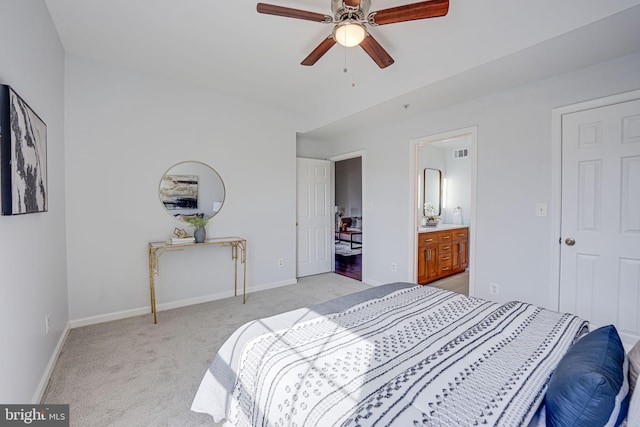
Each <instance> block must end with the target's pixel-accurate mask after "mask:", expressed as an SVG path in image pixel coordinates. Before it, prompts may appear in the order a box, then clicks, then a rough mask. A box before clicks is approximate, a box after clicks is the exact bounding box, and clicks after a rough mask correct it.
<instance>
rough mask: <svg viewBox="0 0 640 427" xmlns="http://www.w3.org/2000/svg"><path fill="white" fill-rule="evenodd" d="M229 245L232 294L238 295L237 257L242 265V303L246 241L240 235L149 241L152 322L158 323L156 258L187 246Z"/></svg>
mask: <svg viewBox="0 0 640 427" xmlns="http://www.w3.org/2000/svg"><path fill="white" fill-rule="evenodd" d="M208 245H219V246H230V247H231V259H232V260H233V295H234V296H237V295H238V259H240V262H241V263H242V264H243V266H244V273H243V280H244V283H243V287H242V303H243V304H244V303H245V302H246V298H247V241H246V240H245V239H243V238H240V237H220V238H215V239H207V240H205V241H204V242H203V243H179V244H175V245H172V244H171V243H167V242H149V290H150V293H151V312H152V313H153V323H158V319H157V316H156V313H157V310H156V286H155V280H154V277H155V276H159V275H160V270H159V268H158V259H159V258H160V257H161V256H162V254H164V253H166V252H180V251H183V250H184V248H186V247H189V246H208Z"/></svg>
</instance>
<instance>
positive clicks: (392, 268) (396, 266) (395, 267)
mask: <svg viewBox="0 0 640 427" xmlns="http://www.w3.org/2000/svg"><path fill="white" fill-rule="evenodd" d="M391 271H398V264H396V263H395V262H392V263H391Z"/></svg>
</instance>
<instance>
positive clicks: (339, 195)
mask: <svg viewBox="0 0 640 427" xmlns="http://www.w3.org/2000/svg"><path fill="white" fill-rule="evenodd" d="M335 185H336V190H335V192H336V201H335V203H336V206H342V207H343V208H344V210H343V212H344V216H359V217H361V216H362V158H360V157H355V158H353V159H346V160H341V161H339V162H336V163H335Z"/></svg>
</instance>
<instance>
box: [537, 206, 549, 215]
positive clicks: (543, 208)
mask: <svg viewBox="0 0 640 427" xmlns="http://www.w3.org/2000/svg"><path fill="white" fill-rule="evenodd" d="M536 216H547V204H546V203H536Z"/></svg>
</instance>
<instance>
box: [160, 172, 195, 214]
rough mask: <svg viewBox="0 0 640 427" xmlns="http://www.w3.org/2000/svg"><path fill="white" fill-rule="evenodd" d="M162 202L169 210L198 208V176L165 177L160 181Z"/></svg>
mask: <svg viewBox="0 0 640 427" xmlns="http://www.w3.org/2000/svg"><path fill="white" fill-rule="evenodd" d="M160 200H162V204H163V205H164V206H165V208H167V209H168V210H179V209H197V208H198V176H197V175H164V176H163V177H162V180H161V181H160Z"/></svg>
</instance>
